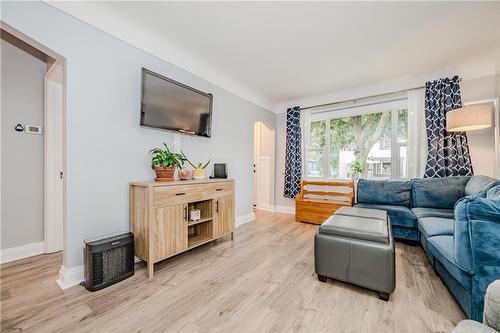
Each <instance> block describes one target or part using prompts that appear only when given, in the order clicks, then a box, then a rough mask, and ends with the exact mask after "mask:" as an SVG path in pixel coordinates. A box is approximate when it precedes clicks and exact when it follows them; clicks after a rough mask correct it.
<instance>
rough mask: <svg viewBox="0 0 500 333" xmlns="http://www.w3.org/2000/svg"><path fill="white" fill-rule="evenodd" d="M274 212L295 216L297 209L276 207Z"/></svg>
mask: <svg viewBox="0 0 500 333" xmlns="http://www.w3.org/2000/svg"><path fill="white" fill-rule="evenodd" d="M274 211H275V212H276V213H283V214H293V215H295V207H290V206H274Z"/></svg>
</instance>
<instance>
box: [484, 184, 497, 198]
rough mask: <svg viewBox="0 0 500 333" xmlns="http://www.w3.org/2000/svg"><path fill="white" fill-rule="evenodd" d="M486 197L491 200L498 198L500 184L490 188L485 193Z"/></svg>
mask: <svg viewBox="0 0 500 333" xmlns="http://www.w3.org/2000/svg"><path fill="white" fill-rule="evenodd" d="M486 198H487V199H491V200H500V185H496V186H493V187H492V188H490V189H489V190H488V192H487V193H486Z"/></svg>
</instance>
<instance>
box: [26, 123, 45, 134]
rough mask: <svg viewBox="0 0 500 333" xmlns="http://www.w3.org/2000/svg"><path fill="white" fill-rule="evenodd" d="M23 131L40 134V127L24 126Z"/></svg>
mask: <svg viewBox="0 0 500 333" xmlns="http://www.w3.org/2000/svg"><path fill="white" fill-rule="evenodd" d="M25 131H26V133H29V134H42V126H35V125H29V124H26V126H25Z"/></svg>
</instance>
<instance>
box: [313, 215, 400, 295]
mask: <svg viewBox="0 0 500 333" xmlns="http://www.w3.org/2000/svg"><path fill="white" fill-rule="evenodd" d="M314 266H315V269H316V273H317V274H318V279H319V280H320V281H321V282H326V280H327V278H332V279H335V280H339V281H344V282H348V283H352V284H355V285H358V286H361V287H365V288H368V289H372V290H375V291H377V292H378V293H379V298H380V299H382V300H384V301H388V300H389V296H390V294H391V293H392V292H393V291H394V289H395V287H396V277H395V273H396V269H395V254H394V239H393V238H392V233H391V228H390V221H389V217H388V216H387V213H386V212H385V211H383V210H378V209H366V208H355V207H342V208H339V209H338V210H337V211H336V212H335V214H334V215H332V216H331V217H330V218H328V220H326V221H325V222H324V223H323V224H322V225H321V226H320V227H319V232H318V233H317V234H316V236H315V238H314Z"/></svg>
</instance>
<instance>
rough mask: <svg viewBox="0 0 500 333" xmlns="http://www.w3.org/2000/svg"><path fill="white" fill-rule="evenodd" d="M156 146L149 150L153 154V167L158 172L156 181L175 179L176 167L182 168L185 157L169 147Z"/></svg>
mask: <svg viewBox="0 0 500 333" xmlns="http://www.w3.org/2000/svg"><path fill="white" fill-rule="evenodd" d="M163 145H164V146H165V149H160V148H154V149H151V150H150V151H149V153H150V154H151V155H152V158H151V168H152V169H153V170H154V171H155V173H156V178H155V180H156V181H173V180H174V172H175V168H181V167H182V165H183V164H184V157H183V156H182V155H181V154H179V153H174V152H172V151H170V149H168V146H167V145H166V144H165V143H164V144H163Z"/></svg>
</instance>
